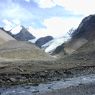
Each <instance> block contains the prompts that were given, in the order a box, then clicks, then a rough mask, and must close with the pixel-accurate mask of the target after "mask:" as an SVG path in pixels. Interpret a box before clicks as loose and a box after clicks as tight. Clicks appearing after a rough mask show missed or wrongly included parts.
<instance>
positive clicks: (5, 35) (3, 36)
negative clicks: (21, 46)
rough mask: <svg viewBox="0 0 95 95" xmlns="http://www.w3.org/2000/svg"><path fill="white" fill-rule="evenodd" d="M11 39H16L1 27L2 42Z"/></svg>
mask: <svg viewBox="0 0 95 95" xmlns="http://www.w3.org/2000/svg"><path fill="white" fill-rule="evenodd" d="M11 40H15V39H14V38H13V37H12V36H10V35H9V34H8V33H7V32H5V31H4V30H3V28H0V44H3V43H5V42H8V41H11Z"/></svg>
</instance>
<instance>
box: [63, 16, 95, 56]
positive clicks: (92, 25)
mask: <svg viewBox="0 0 95 95" xmlns="http://www.w3.org/2000/svg"><path fill="white" fill-rule="evenodd" d="M71 36H72V38H71V40H70V41H69V42H68V43H66V44H65V48H64V49H65V51H66V53H67V54H72V53H73V52H75V51H76V50H77V49H78V48H80V47H81V46H83V45H85V44H86V43H88V42H89V41H92V40H95V15H89V16H87V17H85V18H84V19H83V20H82V22H81V23H80V24H79V26H78V28H77V29H76V30H75V31H74V32H73V33H72V35H71Z"/></svg>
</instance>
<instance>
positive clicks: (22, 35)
mask: <svg viewBox="0 0 95 95" xmlns="http://www.w3.org/2000/svg"><path fill="white" fill-rule="evenodd" d="M21 28H22V29H21V30H20V31H19V33H17V34H13V37H14V38H15V39H16V40H18V41H28V40H31V39H34V38H35V37H34V36H33V35H32V34H31V33H29V31H28V30H27V29H26V28H24V27H23V26H21ZM14 31H16V30H15V29H14ZM12 32H13V31H12Z"/></svg>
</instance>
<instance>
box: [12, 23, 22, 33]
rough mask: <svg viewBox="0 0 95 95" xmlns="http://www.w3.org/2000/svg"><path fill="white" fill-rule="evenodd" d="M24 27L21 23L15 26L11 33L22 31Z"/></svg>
mask: <svg viewBox="0 0 95 95" xmlns="http://www.w3.org/2000/svg"><path fill="white" fill-rule="evenodd" d="M21 29H22V27H21V26H20V25H18V26H16V27H14V28H13V29H12V30H11V33H12V34H18V33H19V32H20V31H21Z"/></svg>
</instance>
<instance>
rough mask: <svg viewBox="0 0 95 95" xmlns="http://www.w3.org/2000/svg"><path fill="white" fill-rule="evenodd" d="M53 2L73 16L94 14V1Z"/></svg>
mask: <svg viewBox="0 0 95 95" xmlns="http://www.w3.org/2000/svg"><path fill="white" fill-rule="evenodd" d="M54 2H55V3H56V4H58V5H60V6H63V7H64V8H65V9H66V10H70V11H72V12H73V13H75V14H81V15H89V14H94V13H95V0H54Z"/></svg>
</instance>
